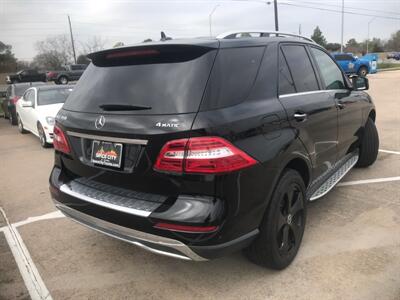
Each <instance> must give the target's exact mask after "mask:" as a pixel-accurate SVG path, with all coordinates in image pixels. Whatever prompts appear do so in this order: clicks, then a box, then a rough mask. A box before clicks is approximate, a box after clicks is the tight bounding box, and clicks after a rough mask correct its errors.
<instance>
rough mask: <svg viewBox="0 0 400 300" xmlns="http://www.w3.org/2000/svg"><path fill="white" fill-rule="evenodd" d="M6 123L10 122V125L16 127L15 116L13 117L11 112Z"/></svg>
mask: <svg viewBox="0 0 400 300" xmlns="http://www.w3.org/2000/svg"><path fill="white" fill-rule="evenodd" d="M8 121H9V122H10V125H12V126H13V125H17V118H16V116H14V114H13V113H12V112H11V113H10V118H9V119H8Z"/></svg>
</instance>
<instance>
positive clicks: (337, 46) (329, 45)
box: [325, 43, 340, 52]
mask: <svg viewBox="0 0 400 300" xmlns="http://www.w3.org/2000/svg"><path fill="white" fill-rule="evenodd" d="M325 48H326V50H328V51H331V52H336V51H339V50H340V44H339V43H327V44H326V46H325Z"/></svg>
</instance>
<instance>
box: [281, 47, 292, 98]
mask: <svg viewBox="0 0 400 300" xmlns="http://www.w3.org/2000/svg"><path fill="white" fill-rule="evenodd" d="M295 92H296V89H295V87H294V82H293V79H292V75H291V74H290V71H289V68H288V65H287V63H286V59H285V57H284V55H283V53H282V51H279V95H284V94H290V93H295Z"/></svg>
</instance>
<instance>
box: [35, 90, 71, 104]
mask: <svg viewBox="0 0 400 300" xmlns="http://www.w3.org/2000/svg"><path fill="white" fill-rule="evenodd" d="M71 92H72V88H71V87H66V88H62V89H50V90H39V92H38V105H49V104H57V103H64V102H65V100H66V99H67V97H68V95H69V94H70V93H71Z"/></svg>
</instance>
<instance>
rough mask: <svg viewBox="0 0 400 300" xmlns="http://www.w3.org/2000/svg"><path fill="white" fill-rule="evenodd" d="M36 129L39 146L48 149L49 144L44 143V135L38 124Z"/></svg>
mask: <svg viewBox="0 0 400 300" xmlns="http://www.w3.org/2000/svg"><path fill="white" fill-rule="evenodd" d="M37 129H38V134H39V141H40V146H42V147H43V148H49V147H50V144H49V143H47V142H46V134H45V132H44V130H43V127H42V125H41V124H40V123H39V124H38V125H37Z"/></svg>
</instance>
